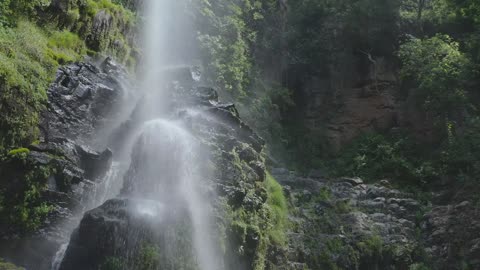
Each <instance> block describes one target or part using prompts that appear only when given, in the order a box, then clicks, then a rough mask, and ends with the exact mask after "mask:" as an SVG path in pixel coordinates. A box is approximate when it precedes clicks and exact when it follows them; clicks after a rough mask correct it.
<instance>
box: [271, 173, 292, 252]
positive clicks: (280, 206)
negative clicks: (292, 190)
mask: <svg viewBox="0 0 480 270" xmlns="http://www.w3.org/2000/svg"><path fill="white" fill-rule="evenodd" d="M266 181H267V182H266V185H267V191H268V200H267V203H268V205H269V207H270V210H271V211H272V212H271V213H272V217H271V220H272V221H271V222H272V224H273V226H272V229H271V230H270V232H269V235H270V239H271V241H272V242H273V243H276V244H279V245H285V244H286V241H287V239H286V234H285V233H286V231H287V218H288V217H287V215H288V204H287V199H286V197H285V194H284V193H283V187H282V186H281V185H280V184H279V183H278V182H277V181H276V180H275V179H274V178H273V177H272V175H270V173H267V179H266Z"/></svg>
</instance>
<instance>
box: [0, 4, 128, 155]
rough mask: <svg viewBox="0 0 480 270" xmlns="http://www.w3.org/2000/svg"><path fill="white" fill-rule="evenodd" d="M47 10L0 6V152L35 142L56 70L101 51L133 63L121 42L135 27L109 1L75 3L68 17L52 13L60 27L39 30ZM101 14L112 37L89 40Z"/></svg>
mask: <svg viewBox="0 0 480 270" xmlns="http://www.w3.org/2000/svg"><path fill="white" fill-rule="evenodd" d="M49 5H50V1H49V0H35V1H23V0H22V1H3V2H2V3H1V4H0V92H1V94H0V114H1V115H2V118H1V119H0V152H4V151H5V150H9V149H12V148H15V147H19V146H23V145H28V144H30V143H31V142H33V141H34V140H36V138H37V136H38V128H37V126H38V121H39V112H40V111H41V110H42V109H44V104H45V101H46V90H47V87H48V86H49V84H50V83H51V82H52V81H53V79H54V76H55V71H56V68H57V67H58V66H59V65H63V64H66V63H70V62H74V61H78V60H81V59H82V57H83V56H84V55H86V54H87V52H88V53H90V54H95V53H97V52H104V51H107V52H109V53H110V54H112V55H114V56H115V57H117V59H119V60H120V61H121V62H122V61H127V60H128V61H129V63H131V64H134V63H135V61H134V60H133V59H132V57H131V55H130V54H131V52H132V48H131V46H130V45H129V43H130V41H127V38H126V37H125V35H126V34H127V32H128V31H130V29H132V28H133V27H134V25H135V22H136V15H135V14H134V13H133V12H132V11H129V10H126V9H125V8H123V7H122V6H121V5H118V4H114V3H112V2H111V1H110V0H89V1H86V2H83V1H73V2H72V4H71V6H70V8H69V9H68V11H66V14H58V12H59V11H54V15H53V16H52V17H53V18H55V17H57V18H58V22H55V21H54V22H49V23H48V24H45V23H42V25H44V26H43V27H39V26H38V25H37V24H36V23H37V21H41V20H42V18H44V17H45V16H38V14H40V12H42V14H43V13H48V12H50V9H49ZM103 10H104V11H105V12H107V13H108V14H111V16H112V17H113V18H114V20H113V25H112V26H111V28H110V29H111V31H110V32H109V33H101V34H102V36H92V33H90V32H89V31H91V28H92V24H93V18H94V17H95V16H96V15H97V14H98V13H99V12H100V11H103ZM55 12H56V13H55ZM26 17H28V18H29V20H26V19H25V18H26ZM84 40H87V41H88V42H87V43H85V42H84Z"/></svg>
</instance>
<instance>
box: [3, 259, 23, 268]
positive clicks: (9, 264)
mask: <svg viewBox="0 0 480 270" xmlns="http://www.w3.org/2000/svg"><path fill="white" fill-rule="evenodd" d="M0 270H24V269H23V268H21V267H18V266H15V265H13V264H11V263H8V262H5V261H4V260H2V259H0Z"/></svg>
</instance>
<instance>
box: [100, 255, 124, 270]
mask: <svg viewBox="0 0 480 270" xmlns="http://www.w3.org/2000/svg"><path fill="white" fill-rule="evenodd" d="M123 269H125V262H124V261H123V260H122V259H121V258H117V257H108V258H106V259H105V262H103V263H102V265H100V270H123Z"/></svg>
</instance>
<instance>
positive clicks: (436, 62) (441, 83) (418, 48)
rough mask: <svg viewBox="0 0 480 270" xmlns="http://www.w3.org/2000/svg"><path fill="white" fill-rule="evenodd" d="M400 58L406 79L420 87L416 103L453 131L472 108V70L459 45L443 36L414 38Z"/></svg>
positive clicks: (436, 121) (444, 126)
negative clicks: (469, 85) (468, 92)
mask: <svg viewBox="0 0 480 270" xmlns="http://www.w3.org/2000/svg"><path fill="white" fill-rule="evenodd" d="M399 56H400V59H401V60H402V63H403V66H402V70H401V75H402V76H403V79H404V80H406V81H409V80H411V81H413V82H412V83H411V84H410V86H413V87H415V86H416V90H415V91H414V93H413V95H415V100H417V102H419V103H420V105H421V106H422V107H423V109H425V110H426V111H427V112H428V113H429V114H431V118H432V120H433V121H435V123H436V124H437V125H441V126H442V127H443V131H444V132H445V133H446V132H449V131H450V130H449V129H450V128H451V127H450V125H453V121H455V119H458V118H459V117H460V116H461V115H458V114H460V113H462V112H463V110H465V108H466V107H467V105H468V98H467V95H466V87H465V86H466V84H467V82H468V70H469V69H471V67H470V65H469V61H468V59H467V58H466V57H465V55H464V54H462V53H461V52H460V51H459V44H458V43H457V42H454V41H453V40H452V39H451V38H449V37H448V36H441V35H438V36H435V37H432V38H429V39H424V40H420V39H413V40H411V41H409V42H407V43H405V44H403V45H402V46H401V48H400V53H399Z"/></svg>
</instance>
